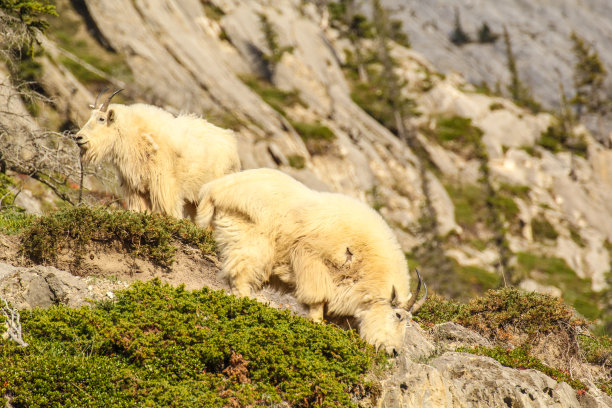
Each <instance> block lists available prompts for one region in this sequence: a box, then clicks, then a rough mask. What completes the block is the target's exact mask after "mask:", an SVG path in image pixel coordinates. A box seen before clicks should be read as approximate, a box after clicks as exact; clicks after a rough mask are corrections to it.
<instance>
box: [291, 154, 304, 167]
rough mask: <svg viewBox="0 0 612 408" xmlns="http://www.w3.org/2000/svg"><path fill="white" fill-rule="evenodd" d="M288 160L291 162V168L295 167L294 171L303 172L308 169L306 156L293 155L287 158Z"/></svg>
mask: <svg viewBox="0 0 612 408" xmlns="http://www.w3.org/2000/svg"><path fill="white" fill-rule="evenodd" d="M287 160H288V161H289V166H291V167H293V168H294V169H298V170H301V169H303V168H304V167H306V159H304V156H302V155H299V154H291V155H289V156H287Z"/></svg>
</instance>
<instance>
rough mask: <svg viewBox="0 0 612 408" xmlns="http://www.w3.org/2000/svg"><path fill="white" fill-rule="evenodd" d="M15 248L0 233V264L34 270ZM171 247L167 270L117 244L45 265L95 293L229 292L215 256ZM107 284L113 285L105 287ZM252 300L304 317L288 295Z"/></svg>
mask: <svg viewBox="0 0 612 408" xmlns="http://www.w3.org/2000/svg"><path fill="white" fill-rule="evenodd" d="M19 245H20V239H19V236H17V235H1V234H0V262H4V263H7V264H10V265H13V266H21V267H34V266H35V264H34V263H33V262H32V261H31V260H30V259H28V258H25V257H24V256H23V255H22V254H20V252H19ZM175 245H176V247H177V251H176V254H175V258H174V262H173V263H172V265H171V266H170V267H168V268H164V267H161V266H157V265H155V264H153V263H152V262H150V261H148V260H146V259H142V258H139V257H135V256H133V255H131V254H128V253H127V252H126V251H125V250H123V249H122V248H121V246H120V245H111V246H109V245H103V244H101V243H92V244H90V245H88V246H87V248H86V251H85V252H84V256H80V257H79V256H77V255H76V254H75V252H74V251H72V250H70V249H62V250H60V251H59V253H58V256H57V258H56V260H55V261H54V262H52V263H51V264H49V266H53V267H55V268H57V269H60V270H62V271H68V272H70V274H72V275H74V276H76V277H79V278H81V279H83V280H84V281H85V282H86V284H87V285H86V286H87V287H89V288H90V292H96V293H97V292H100V293H107V292H108V290H109V288H110V287H116V288H117V289H119V288H122V287H125V286H127V284H130V283H133V282H135V281H148V280H151V279H154V278H158V279H160V280H161V281H162V282H166V283H169V284H170V285H172V286H179V285H185V288H186V289H187V290H197V289H201V288H203V287H209V288H211V289H215V290H219V289H220V290H224V291H225V292H226V293H230V289H229V285H228V283H227V282H226V281H225V280H224V279H221V278H220V277H219V261H218V259H217V258H216V257H215V256H211V255H204V254H202V252H201V251H199V250H198V249H195V248H193V247H190V246H187V245H183V244H180V243H175ZM109 282H111V283H113V285H111V286H109ZM115 284H116V285H115ZM92 286H93V289H91V287H92ZM97 286H100V290H97V289H98V288H97ZM254 297H255V298H256V299H257V300H259V301H260V302H262V303H265V304H268V305H269V306H272V307H276V308H279V309H289V310H291V311H293V312H294V313H296V314H298V315H301V316H306V314H307V310H306V309H305V308H304V307H303V306H302V305H300V304H298V302H297V301H296V300H295V298H294V297H293V296H292V295H291V294H289V293H283V292H280V291H278V290H276V289H274V288H272V287H265V288H263V289H262V290H261V291H260V292H258V293H256V294H255V295H254Z"/></svg>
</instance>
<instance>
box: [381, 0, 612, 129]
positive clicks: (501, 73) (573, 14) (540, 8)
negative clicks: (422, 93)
mask: <svg viewBox="0 0 612 408" xmlns="http://www.w3.org/2000/svg"><path fill="white" fill-rule="evenodd" d="M382 3H383V4H384V5H386V6H387V7H389V8H391V9H393V10H394V11H395V13H394V14H395V16H396V17H397V18H398V19H400V20H401V21H402V22H403V23H404V25H403V27H404V30H405V31H406V33H408V34H409V36H410V39H411V42H412V46H413V47H414V49H415V50H416V51H418V52H420V53H422V54H423V55H425V57H427V58H428V59H429V60H430V61H431V62H432V63H433V64H434V65H435V66H436V68H437V69H438V70H440V71H441V72H444V73H450V72H459V73H461V74H462V75H463V76H464V77H465V78H466V79H467V80H468V81H469V82H471V83H474V84H478V85H482V84H487V85H488V87H489V88H490V89H495V88H499V89H500V90H501V91H502V92H504V94H505V95H508V93H507V90H506V86H507V85H508V84H509V83H510V81H511V78H510V75H511V73H510V71H509V69H508V60H507V50H506V45H505V42H504V39H503V36H502V34H503V30H504V29H506V30H507V32H508V34H509V38H510V40H511V44H512V49H513V51H514V56H515V59H516V63H517V68H518V72H519V75H520V78H521V79H522V80H523V81H524V82H525V84H526V85H527V86H528V87H529V88H530V89H531V91H532V93H533V97H534V98H535V99H536V100H537V101H538V102H540V103H541V104H543V105H544V106H546V107H548V108H553V107H557V108H558V107H559V105H560V103H561V92H560V88H559V86H560V85H563V89H564V92H565V96H566V97H567V98H568V99H569V98H572V97H573V93H574V74H575V72H574V66H575V64H576V63H577V60H576V55H575V54H574V52H573V50H572V46H573V44H572V41H571V35H572V32H575V33H576V34H578V35H579V36H580V37H581V38H583V39H584V40H585V41H586V43H587V44H589V45H590V46H592V47H593V48H594V49H595V50H596V51H598V53H599V56H600V57H601V60H602V63H603V65H604V67H605V69H606V70H607V71H608V72H610V70H612V56H611V55H610V54H609V53H607V52H606V47H607V46H608V45H609V44H610V42H611V41H612V24H610V16H611V15H612V5H611V4H610V2H608V1H606V0H587V1H580V0H563V1H547V0H538V1H534V2H523V1H517V0H503V1H497V2H495V3H492V2H487V1H471V2H464V1H429V2H427V4H422V2H419V1H413V0H409V1H403V0H401V1H398V0H384V1H383V2H382ZM457 23H459V27H461V29H462V30H463V32H464V33H465V34H466V35H467V41H468V42H466V43H464V44H460V45H457V44H454V43H453V42H452V41H451V40H452V38H453V32H454V31H455V30H456V28H457V26H458V24H457ZM485 25H486V26H487V27H488V29H489V30H490V31H489V34H488V36H484V37H483V36H482V33H481V31H482V29H483V26H485ZM602 88H603V89H602V91H603V92H604V93H606V94H607V98H608V99H609V97H610V95H611V94H612V80H611V78H610V77H608V79H607V81H606V83H604V84H603V87H602ZM588 122H589V124H590V125H591V126H592V128H593V130H594V131H595V132H597V133H601V137H602V138H605V139H609V136H610V132H612V122H611V121H610V118H609V117H608V118H607V119H606V120H605V121H604V122H601V121H599V123H598V122H597V121H592V122H591V121H588Z"/></svg>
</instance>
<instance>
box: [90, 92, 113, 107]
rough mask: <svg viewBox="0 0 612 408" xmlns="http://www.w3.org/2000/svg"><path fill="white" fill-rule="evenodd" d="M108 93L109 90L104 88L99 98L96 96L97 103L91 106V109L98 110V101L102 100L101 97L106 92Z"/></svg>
mask: <svg viewBox="0 0 612 408" xmlns="http://www.w3.org/2000/svg"><path fill="white" fill-rule="evenodd" d="M106 91H108V88H104V89H103V90H101V91H100V93H99V94H98V96H96V100H95V102H94V103H93V105H89V107H90V108H91V109H96V108H97V107H98V99H100V97H101V96H102V94H103V93H104V92H106Z"/></svg>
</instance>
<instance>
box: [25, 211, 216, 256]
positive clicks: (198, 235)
mask: <svg viewBox="0 0 612 408" xmlns="http://www.w3.org/2000/svg"><path fill="white" fill-rule="evenodd" d="M175 241H178V242H181V243H183V244H186V245H190V246H193V247H196V248H199V249H200V250H201V251H202V252H203V253H212V252H214V248H215V246H214V241H213V240H212V237H211V235H210V233H208V232H206V231H204V230H202V229H199V228H197V227H196V226H195V225H193V224H192V223H191V222H189V221H186V220H176V219H174V218H172V217H167V216H162V215H158V214H149V213H141V212H131V211H111V210H108V209H105V208H101V207H97V208H88V207H73V208H69V209H65V210H62V211H58V212H55V213H51V214H49V215H46V216H43V217H39V218H37V219H35V220H33V221H32V222H31V224H30V226H29V227H27V229H26V230H25V231H24V232H23V235H22V242H21V250H22V251H23V253H24V254H25V255H26V256H27V257H29V258H30V259H31V260H33V261H34V262H37V263H43V264H46V263H53V262H54V261H55V260H56V259H57V256H58V253H59V252H60V251H61V250H63V249H70V250H71V251H73V253H74V257H75V264H78V263H79V261H80V259H81V258H82V256H83V255H84V254H85V252H86V250H87V246H88V245H89V244H92V243H94V242H97V243H106V244H111V245H112V244H119V245H120V246H121V247H122V248H123V249H124V250H125V251H126V252H128V253H130V254H133V255H135V256H139V257H142V258H144V259H148V260H150V261H151V262H153V263H154V264H156V265H160V266H163V267H168V266H170V265H171V264H172V262H173V261H174V254H175V253H176V250H177V247H176V246H175V245H174V243H175Z"/></svg>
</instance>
